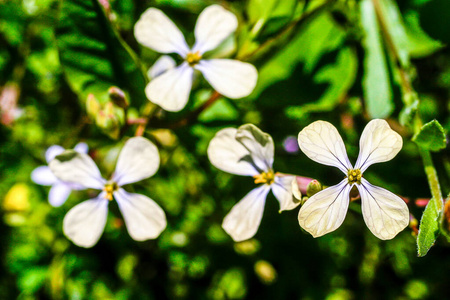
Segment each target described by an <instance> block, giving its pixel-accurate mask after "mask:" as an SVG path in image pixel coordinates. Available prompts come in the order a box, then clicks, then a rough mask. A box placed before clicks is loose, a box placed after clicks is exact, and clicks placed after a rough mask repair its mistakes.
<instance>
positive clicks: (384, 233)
mask: <svg viewBox="0 0 450 300" xmlns="http://www.w3.org/2000/svg"><path fill="white" fill-rule="evenodd" d="M357 187H358V190H359V194H360V195H361V209H362V214H363V217H364V221H365V222H366V225H367V227H369V229H370V231H372V233H373V234H374V235H375V236H376V237H378V238H379V239H382V240H390V239H392V238H394V237H395V236H396V235H397V233H399V232H400V231H402V230H403V229H405V227H406V226H408V224H409V210H408V206H407V205H406V203H405V201H403V200H402V199H401V198H400V197H399V196H397V195H395V194H393V193H391V192H389V191H388V190H385V189H383V188H380V187H378V186H374V185H372V184H370V183H369V182H368V181H367V180H366V179H364V178H362V179H361V185H357Z"/></svg>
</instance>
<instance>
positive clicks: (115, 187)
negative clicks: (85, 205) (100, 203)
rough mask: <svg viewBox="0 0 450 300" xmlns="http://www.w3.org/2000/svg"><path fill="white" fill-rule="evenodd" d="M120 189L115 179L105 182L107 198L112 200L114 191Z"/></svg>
mask: <svg viewBox="0 0 450 300" xmlns="http://www.w3.org/2000/svg"><path fill="white" fill-rule="evenodd" d="M118 189H119V186H118V185H117V183H115V182H114V181H108V182H107V183H105V187H104V188H103V190H104V191H105V192H106V199H108V200H109V201H112V199H113V193H114V192H115V191H117V190H118Z"/></svg>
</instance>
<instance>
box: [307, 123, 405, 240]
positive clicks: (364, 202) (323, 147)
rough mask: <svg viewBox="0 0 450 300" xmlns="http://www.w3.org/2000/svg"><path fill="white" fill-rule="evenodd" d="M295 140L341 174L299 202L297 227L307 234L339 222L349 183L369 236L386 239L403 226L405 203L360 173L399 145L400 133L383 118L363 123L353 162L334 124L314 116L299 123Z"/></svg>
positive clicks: (389, 156)
mask: <svg viewBox="0 0 450 300" xmlns="http://www.w3.org/2000/svg"><path fill="white" fill-rule="evenodd" d="M298 144H299V146H300V149H301V150H302V151H303V152H304V153H305V154H306V156H308V157H309V158H310V159H312V160H314V161H316V162H319V163H321V164H324V165H328V166H334V167H337V168H339V170H341V171H342V172H343V173H344V174H345V176H346V177H345V178H344V180H342V181H341V182H340V183H339V184H337V185H334V186H331V187H329V188H326V189H324V190H323V191H320V192H318V193H317V194H315V195H314V196H312V197H310V198H309V199H308V200H307V201H306V203H305V204H304V205H303V206H302V207H301V209H300V212H299V214H298V220H299V223H300V226H301V227H302V228H303V229H305V230H306V231H308V232H309V233H311V234H312V236H314V237H319V236H322V235H324V234H326V233H328V232H331V231H334V230H336V229H337V228H338V227H339V226H340V225H341V224H342V222H343V221H344V218H345V215H346V213H347V208H348V205H349V193H350V190H351V189H352V187H353V186H356V187H357V188H358V190H359V194H360V196H361V208H362V214H363V217H364V221H365V222H366V224H367V227H369V229H370V231H372V233H373V234H374V235H375V236H377V237H378V238H380V239H382V240H388V239H392V238H393V237H395V236H396V235H397V233H399V232H400V231H402V230H403V229H404V228H405V227H406V226H407V225H408V223H409V211H408V207H407V206H406V204H405V202H404V201H403V200H402V199H401V198H400V197H398V196H397V195H395V194H393V193H391V192H389V191H387V190H385V189H382V188H380V187H377V186H374V185H372V184H370V183H369V182H368V181H367V180H366V179H364V178H363V173H364V171H365V170H366V169H367V168H368V167H369V166H370V165H372V164H374V163H379V162H385V161H388V160H391V159H392V158H394V156H395V155H397V153H398V152H399V151H400V149H401V148H402V144H403V142H402V138H401V137H400V135H399V134H398V133H396V132H395V131H393V130H392V129H391V128H390V127H389V125H388V123H387V122H386V121H384V120H379V119H376V120H372V121H370V122H369V123H368V124H367V126H366V127H365V128H364V131H363V133H362V135H361V139H360V141H359V147H360V150H359V156H358V160H357V161H356V164H355V166H354V167H352V165H351V164H350V161H349V160H348V157H347V153H346V151H345V145H344V142H343V141H342V138H341V136H340V135H339V133H338V131H337V129H336V128H335V127H334V126H333V125H331V124H330V123H328V122H325V121H317V122H314V123H312V124H310V125H309V126H307V127H305V128H304V129H303V130H302V131H301V132H300V133H299V135H298Z"/></svg>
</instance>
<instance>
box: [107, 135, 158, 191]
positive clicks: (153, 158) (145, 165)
mask: <svg viewBox="0 0 450 300" xmlns="http://www.w3.org/2000/svg"><path fill="white" fill-rule="evenodd" d="M158 168H159V152H158V148H156V146H155V145H154V144H153V143H152V142H150V141H149V140H147V139H146V138H143V137H133V138H130V139H129V140H128V141H127V142H126V143H125V146H123V148H122V151H121V152H120V155H119V158H118V160H117V165H116V170H115V172H114V176H113V178H112V180H113V181H115V182H116V183H117V184H118V185H119V186H122V185H125V184H129V183H132V182H137V181H140V180H143V179H146V178H148V177H150V176H152V175H153V174H155V173H156V171H157V170H158Z"/></svg>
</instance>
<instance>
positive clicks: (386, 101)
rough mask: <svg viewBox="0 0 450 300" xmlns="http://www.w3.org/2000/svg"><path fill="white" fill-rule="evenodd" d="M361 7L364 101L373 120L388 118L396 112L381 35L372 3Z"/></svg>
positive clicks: (363, 2)
mask: <svg viewBox="0 0 450 300" xmlns="http://www.w3.org/2000/svg"><path fill="white" fill-rule="evenodd" d="M360 5H361V22H362V25H363V28H364V31H365V38H364V40H363V46H364V50H365V57H364V76H363V91H364V99H365V103H366V107H367V112H368V113H369V116H370V117H371V118H386V117H388V116H389V115H390V114H391V113H392V111H393V110H394V103H393V101H392V91H391V84H390V79H389V70H388V67H387V63H386V58H385V55H384V50H383V45H382V39H381V34H380V31H379V26H378V21H377V17H376V14H375V8H374V6H373V3H372V1H371V0H364V1H362V2H361V4H360Z"/></svg>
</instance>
